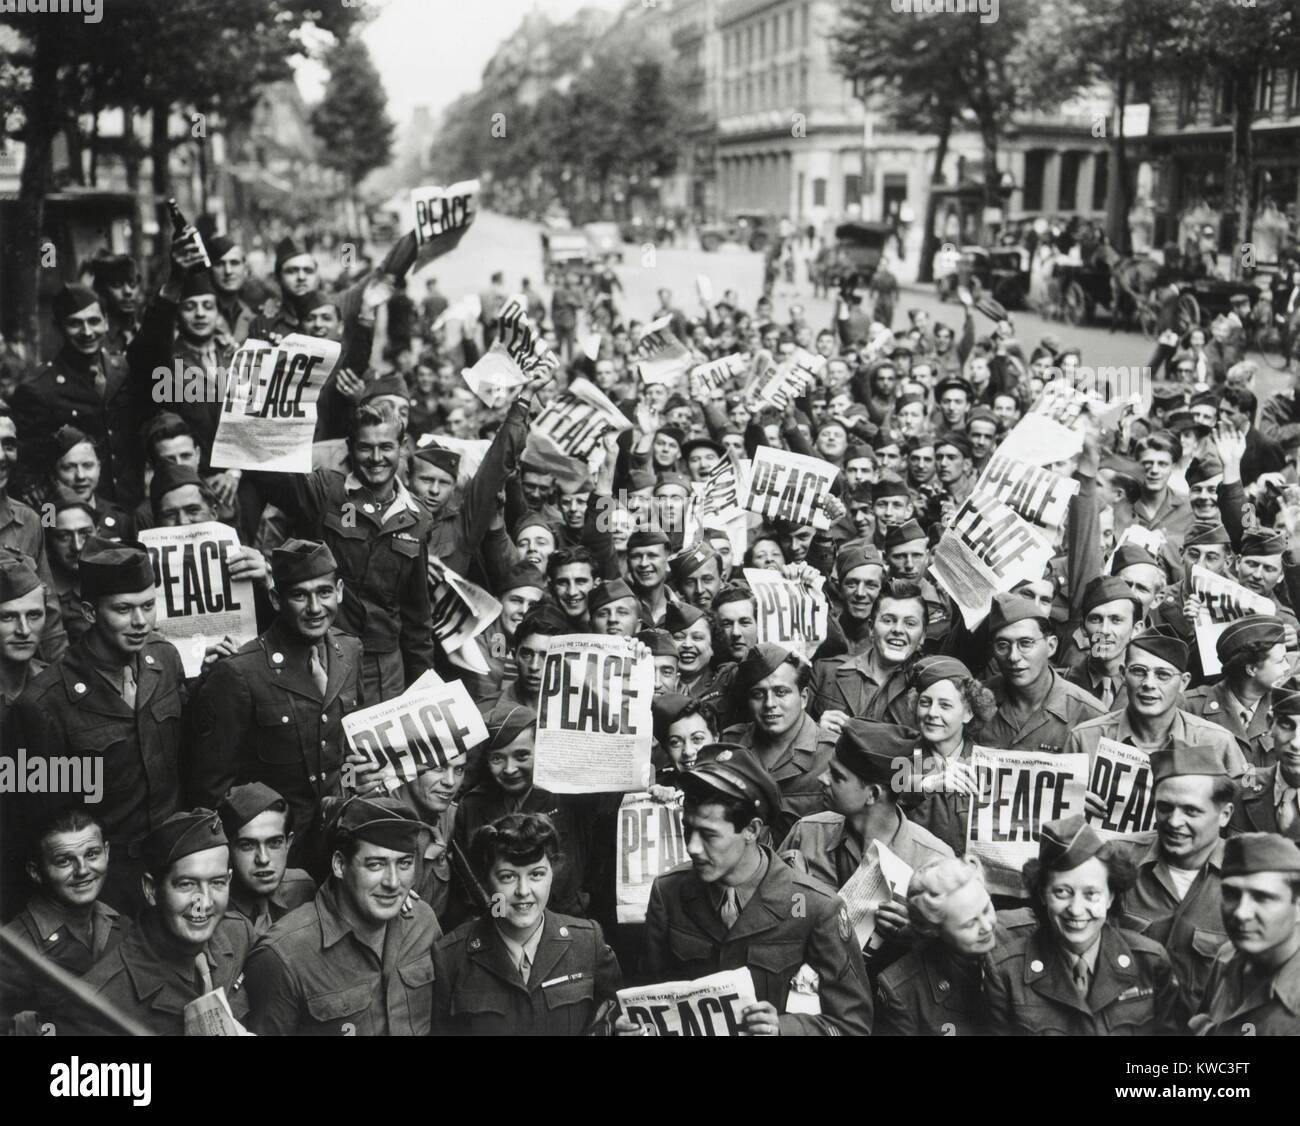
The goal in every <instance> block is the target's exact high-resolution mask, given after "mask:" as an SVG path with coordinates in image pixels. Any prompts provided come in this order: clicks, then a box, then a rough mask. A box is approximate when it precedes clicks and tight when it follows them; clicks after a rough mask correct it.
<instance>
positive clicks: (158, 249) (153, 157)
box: [149, 102, 172, 261]
mask: <svg viewBox="0 0 1300 1126" xmlns="http://www.w3.org/2000/svg"><path fill="white" fill-rule="evenodd" d="M170 112H171V106H170V105H169V104H168V103H166V102H155V103H154V104H153V105H152V106H151V107H150V108H149V119H150V127H151V130H152V132H151V135H150V139H149V158H150V163H151V164H152V165H153V171H152V186H153V210H154V219H155V221H156V222H157V224H158V234H157V236H156V238H155V239H154V246H153V258H154V259H156V260H158V261H161V260H162V256H163V254H165V253H166V252H167V247H168V245H169V244H170V234H171V218H170V217H169V216H168V214H167V200H168V198H169V197H170V196H171V194H172V192H171V184H172V169H171V164H172V142H171V136H170V135H169V133H168V129H167V126H168V115H169V114H170Z"/></svg>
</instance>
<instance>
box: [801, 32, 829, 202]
mask: <svg viewBox="0 0 1300 1126" xmlns="http://www.w3.org/2000/svg"><path fill="white" fill-rule="evenodd" d="M807 12H808V9H807V8H805V9H804V17H805V19H806V18H807ZM812 205H813V206H814V207H825V206H826V181H825V180H824V179H821V178H820V177H818V178H816V179H814V180H813V201H812Z"/></svg>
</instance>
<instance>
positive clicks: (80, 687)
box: [72, 681, 86, 692]
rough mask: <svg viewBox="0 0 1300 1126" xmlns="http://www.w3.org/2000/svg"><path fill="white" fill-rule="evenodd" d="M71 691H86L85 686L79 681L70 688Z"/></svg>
mask: <svg viewBox="0 0 1300 1126" xmlns="http://www.w3.org/2000/svg"><path fill="white" fill-rule="evenodd" d="M72 689H73V691H74V692H84V691H85V690H86V686H85V685H84V684H82V683H81V681H77V683H76V684H74V685H73V686H72Z"/></svg>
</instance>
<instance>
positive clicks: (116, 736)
mask: <svg viewBox="0 0 1300 1126" xmlns="http://www.w3.org/2000/svg"><path fill="white" fill-rule="evenodd" d="M136 668H137V674H136V700H135V708H134V710H132V709H131V708H130V707H129V706H128V705H127V703H126V701H125V700H123V699H122V696H121V693H120V692H116V691H114V689H113V688H112V686H111V685H110V684H109V683H108V681H107V680H105V679H104V677H103V676H101V675H100V674H99V673H98V672H97V671H96V669H95V667H94V665H93V664H92V663H91V660H90V657H89V654H88V653H87V650H86V641H85V639H84V638H83V639H82V640H81V641H80V642H78V643H77V644H76V645H74V646H73V647H72V648H70V649H69V650H68V652H67V653H66V654H65V655H64V656H63V658H62V659H61V660H58V661H55V662H54V664H52V665H51V666H50V667H49V668H47V669H46V670H45V671H44V672H42V673H41V674H40V675H39V676H37V677H36V678H35V679H34V680H32V681H31V682H29V684H28V686H27V691H25V692H24V693H23V694H22V695H21V696H19V697H18V699H17V701H16V702H15V703H14V705H13V708H12V717H11V718H12V722H11V723H10V724H9V725H8V728H9V729H8V730H7V732H6V737H7V739H8V740H10V741H11V742H12V745H13V746H14V747H26V749H27V757H28V760H29V761H30V760H31V759H33V758H36V757H38V756H39V757H44V758H52V757H61V756H64V755H68V756H73V757H82V756H87V757H91V758H98V759H102V760H103V775H102V778H103V787H104V796H103V801H102V802H101V803H100V804H99V805H97V806H95V815H96V816H97V817H99V818H100V819H101V820H102V821H103V823H104V835H105V839H106V840H107V841H108V842H109V844H111V845H112V846H113V848H114V849H115V850H116V849H119V848H120V849H121V850H122V855H123V857H124V858H125V857H126V856H134V855H137V854H138V848H137V846H138V843H139V841H140V840H141V839H142V838H143V837H144V836H145V834H147V833H148V832H150V831H151V830H152V829H154V828H156V827H157V826H158V825H160V824H161V823H162V822H163V821H164V820H165V819H166V818H167V817H169V816H171V814H173V813H175V812H176V811H177V810H178V809H179V808H180V774H179V769H178V757H179V752H180V740H181V709H182V706H183V704H184V700H185V670H184V668H183V667H182V665H181V658H180V654H179V653H177V652H176V649H175V648H174V647H173V646H172V644H171V643H170V642H168V641H164V640H163V639H162V638H161V637H159V636H158V635H157V634H154V635H153V636H151V637H150V639H149V640H148V641H147V642H146V643H145V646H144V649H143V650H142V651H141V652H140V654H139V655H138V657H137V664H136ZM54 802H58V804H63V802H62V801H60V800H59V798H57V797H56V796H50V797H45V798H43V799H42V798H38V797H37V796H36V795H26V797H25V799H24V811H25V812H30V813H31V814H32V815H33V816H39V814H40V812H41V809H43V808H51V809H52V808H53V805H52V804H49V803H54ZM38 807H41V808H38Z"/></svg>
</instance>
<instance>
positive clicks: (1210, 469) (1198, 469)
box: [1184, 457, 1223, 485]
mask: <svg viewBox="0 0 1300 1126" xmlns="http://www.w3.org/2000/svg"><path fill="white" fill-rule="evenodd" d="M1222 476H1223V466H1222V465H1220V464H1219V462H1218V460H1217V459H1216V458H1212V457H1207V458H1200V457H1198V458H1193V459H1192V464H1191V465H1189V466H1188V467H1187V472H1186V473H1185V474H1184V477H1185V478H1186V480H1187V483H1188V485H1199V484H1200V483H1201V482H1202V481H1211V480H1213V479H1214V478H1215V477H1222Z"/></svg>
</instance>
